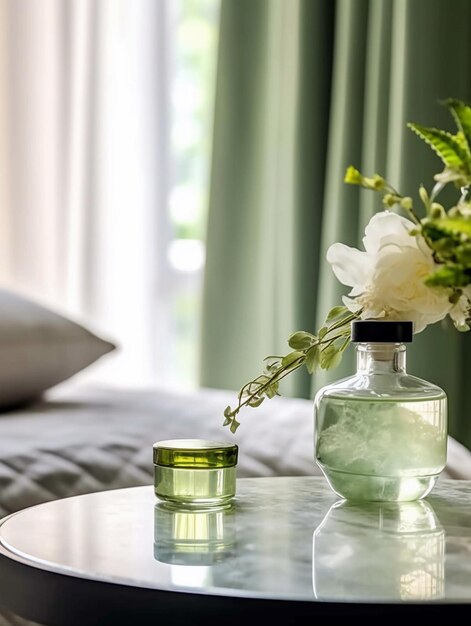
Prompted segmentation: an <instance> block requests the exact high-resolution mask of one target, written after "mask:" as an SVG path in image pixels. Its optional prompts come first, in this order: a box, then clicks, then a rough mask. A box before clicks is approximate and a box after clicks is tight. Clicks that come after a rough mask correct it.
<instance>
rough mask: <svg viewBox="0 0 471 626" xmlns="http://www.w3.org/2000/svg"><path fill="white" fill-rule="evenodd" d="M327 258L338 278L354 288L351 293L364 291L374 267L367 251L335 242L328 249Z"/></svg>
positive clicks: (355, 293) (356, 293)
mask: <svg viewBox="0 0 471 626" xmlns="http://www.w3.org/2000/svg"><path fill="white" fill-rule="evenodd" d="M326 258H327V261H328V262H329V263H330V264H331V265H332V270H333V272H334V274H335V275H336V277H337V278H338V280H339V281H340V282H341V283H343V284H344V285H348V286H349V287H353V288H354V289H353V290H352V291H351V293H350V295H352V296H354V295H358V294H359V293H361V292H362V290H363V289H364V286H365V285H366V283H367V282H368V279H369V278H370V276H371V272H372V269H373V267H372V265H373V264H372V263H371V260H370V258H369V256H368V254H366V252H361V251H360V250H357V249H356V248H350V247H349V246H346V245H345V244H343V243H333V244H332V245H331V246H330V248H329V249H328V250H327V257H326Z"/></svg>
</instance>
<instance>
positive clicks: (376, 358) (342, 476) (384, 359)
mask: <svg viewBox="0 0 471 626" xmlns="http://www.w3.org/2000/svg"><path fill="white" fill-rule="evenodd" d="M358 350H359V355H358V357H359V358H358V363H359V367H358V371H357V373H356V375H355V376H352V377H350V378H347V379H344V380H341V381H339V382H337V383H334V384H332V385H329V386H327V387H324V388H323V389H321V390H320V391H319V393H318V394H317V396H316V399H315V422H316V424H315V432H316V435H315V450H316V461H317V463H318V465H319V466H320V468H321V469H322V471H323V473H324V474H325V476H326V478H327V480H328V481H329V484H330V486H331V487H332V489H333V490H334V491H335V492H336V493H337V494H338V495H340V496H341V497H343V498H347V499H349V500H357V501H411V500H418V499H420V498H423V497H425V496H426V495H427V494H428V493H429V492H430V491H431V489H432V488H433V486H434V484H435V482H436V480H437V478H438V476H439V475H440V473H441V471H442V470H443V468H444V467H445V464H446V449H447V399H446V395H445V393H444V391H443V390H442V389H440V388H439V387H437V386H435V385H433V384H431V383H428V382H426V381H423V380H421V379H419V378H416V377H414V376H409V375H408V374H407V373H406V372H405V367H404V366H405V347H404V346H403V345H402V344H394V345H386V346H381V345H379V344H376V345H371V344H361V345H360V346H359V348H358Z"/></svg>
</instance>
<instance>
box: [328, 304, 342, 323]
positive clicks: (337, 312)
mask: <svg viewBox="0 0 471 626" xmlns="http://www.w3.org/2000/svg"><path fill="white" fill-rule="evenodd" d="M347 312H348V309H347V307H346V306H334V307H333V308H332V309H330V311H329V312H328V314H327V317H326V318H325V321H326V322H332V321H333V320H336V319H337V318H338V317H342V316H343V315H345V313H347Z"/></svg>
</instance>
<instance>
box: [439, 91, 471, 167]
mask: <svg viewBox="0 0 471 626" xmlns="http://www.w3.org/2000/svg"><path fill="white" fill-rule="evenodd" d="M444 104H445V106H446V107H447V108H448V110H449V111H450V113H451V114H452V115H453V117H454V119H455V122H456V125H457V127H458V130H459V131H460V132H461V133H463V135H464V139H465V140H466V150H467V153H468V156H469V157H470V158H471V107H469V106H468V105H466V104H465V103H464V102H461V100H454V99H452V98H450V99H448V100H445V102H444Z"/></svg>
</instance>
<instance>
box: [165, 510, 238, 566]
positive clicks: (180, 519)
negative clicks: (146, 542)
mask: <svg viewBox="0 0 471 626" xmlns="http://www.w3.org/2000/svg"><path fill="white" fill-rule="evenodd" d="M235 543H236V531H235V512H234V508H233V507H232V506H226V507H221V508H218V509H194V508H184V507H181V506H172V505H169V504H165V503H159V504H156V505H155V508H154V558H155V559H157V560H158V561H160V562H162V563H170V564H172V565H193V566H196V565H215V564H217V563H220V562H221V561H224V560H226V559H227V558H230V557H231V556H233V554H234V548H235Z"/></svg>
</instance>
